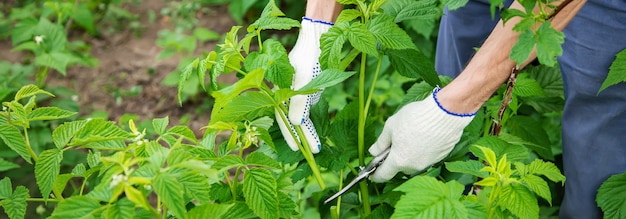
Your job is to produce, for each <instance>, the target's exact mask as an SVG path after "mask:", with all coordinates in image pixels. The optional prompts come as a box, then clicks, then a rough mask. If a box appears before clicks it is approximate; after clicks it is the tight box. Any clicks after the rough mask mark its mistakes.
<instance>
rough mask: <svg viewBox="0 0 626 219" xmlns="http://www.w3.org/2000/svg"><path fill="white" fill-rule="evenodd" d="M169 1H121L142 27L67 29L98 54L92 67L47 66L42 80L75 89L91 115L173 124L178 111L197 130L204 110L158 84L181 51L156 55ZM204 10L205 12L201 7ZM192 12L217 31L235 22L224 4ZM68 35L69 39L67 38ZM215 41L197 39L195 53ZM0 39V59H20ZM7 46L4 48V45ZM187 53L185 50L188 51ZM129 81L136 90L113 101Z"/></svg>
mask: <svg viewBox="0 0 626 219" xmlns="http://www.w3.org/2000/svg"><path fill="white" fill-rule="evenodd" d="M167 5H168V1H164V0H150V1H143V3H142V4H138V5H137V4H124V5H123V6H122V7H123V8H125V9H126V10H128V11H130V12H131V13H133V14H137V15H139V16H140V22H141V24H142V25H143V27H144V28H145V29H143V30H141V31H140V32H139V35H138V36H137V34H136V33H137V32H136V31H133V30H131V29H130V28H126V29H125V30H121V31H117V32H114V33H112V34H109V35H106V34H104V35H103V36H101V37H99V38H93V37H90V36H86V34H82V33H81V34H75V33H74V34H70V38H79V39H81V40H83V41H85V43H87V44H89V45H91V54H92V55H93V57H94V58H96V59H98V61H99V63H100V64H99V66H97V67H71V68H69V69H68V70H67V75H66V76H63V75H61V74H60V73H58V72H55V71H52V72H51V73H50V75H49V76H48V80H47V83H46V84H47V86H49V87H55V86H64V87H67V88H69V89H71V90H73V91H75V92H76V93H77V94H78V103H79V105H80V111H81V112H80V113H81V115H90V114H91V113H92V112H95V111H106V112H107V113H108V115H109V119H110V120H112V121H118V119H119V118H120V117H121V116H122V115H124V114H135V115H138V116H140V120H147V119H151V118H157V117H164V116H169V117H170V122H171V123H172V124H178V123H179V120H180V118H181V117H182V116H184V115H186V114H188V115H189V116H190V120H189V123H187V125H189V127H190V128H191V129H192V130H194V131H195V132H196V133H199V131H200V128H201V127H203V126H206V125H207V123H208V118H209V115H208V112H206V113H203V112H200V113H197V112H196V111H197V110H196V109H197V108H198V106H195V105H194V104H191V103H184V104H183V106H182V107H181V106H179V105H178V100H177V97H176V96H177V88H176V87H167V86H165V85H163V84H162V81H163V79H164V78H165V77H166V76H167V75H169V74H170V73H171V72H172V71H174V70H175V69H176V67H177V66H178V64H179V61H180V60H181V58H182V57H180V56H174V57H170V58H167V59H164V60H157V56H158V54H159V53H160V52H161V50H162V48H160V47H158V46H157V45H156V40H157V36H158V34H157V33H158V32H159V31H160V30H163V29H173V25H175V24H173V22H171V19H169V17H166V16H162V15H161V14H160V13H159V12H160V11H161V9H162V8H164V7H167ZM149 11H152V12H154V14H155V15H156V19H155V21H154V22H150V21H149V20H148V13H149ZM202 11H204V12H202ZM202 11H199V12H198V13H196V18H197V19H198V21H199V24H198V25H199V26H202V27H206V28H208V29H209V30H213V31H215V32H217V33H219V34H224V33H226V32H228V31H229V30H230V28H231V26H233V25H236V24H235V22H234V21H233V20H232V19H231V18H230V16H229V14H228V12H227V10H226V7H223V6H216V7H210V8H209V10H202ZM70 40H72V39H70ZM216 43H217V42H215V41H213V42H208V43H204V44H198V45H197V48H196V51H195V54H194V55H193V56H196V57H197V56H199V54H202V52H208V51H211V50H213V49H214V47H215V44H216ZM2 44H3V45H0V60H9V61H13V62H19V61H20V60H21V59H20V54H15V53H10V52H9V50H10V48H11V47H10V42H3V43H2ZM6 48H9V49H6ZM187 56H190V55H187ZM133 86H141V87H142V90H141V93H140V94H138V95H134V96H129V97H123V98H122V101H121V103H119V102H117V101H116V97H115V96H114V95H113V92H115V91H116V90H118V89H119V90H124V91H127V90H130V89H131V88H132V87H133Z"/></svg>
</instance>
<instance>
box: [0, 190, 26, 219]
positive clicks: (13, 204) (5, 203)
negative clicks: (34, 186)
mask: <svg viewBox="0 0 626 219" xmlns="http://www.w3.org/2000/svg"><path fill="white" fill-rule="evenodd" d="M29 197H30V195H29V194H28V189H27V188H26V187H24V186H18V187H16V188H15V191H13V192H12V193H11V194H10V195H9V196H8V197H6V199H3V200H1V201H0V205H2V207H3V208H4V212H5V213H6V214H7V216H9V218H10V219H20V218H24V216H25V215H26V199H27V198H29Z"/></svg>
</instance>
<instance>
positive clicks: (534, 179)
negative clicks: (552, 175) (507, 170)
mask: <svg viewBox="0 0 626 219" xmlns="http://www.w3.org/2000/svg"><path fill="white" fill-rule="evenodd" d="M522 181H523V182H524V185H526V187H528V188H529V189H530V191H533V192H534V193H535V194H537V195H539V197H541V198H543V199H545V200H546V201H548V203H550V205H552V194H551V193H550V187H549V186H548V182H546V181H545V180H543V179H542V178H541V177H538V176H535V175H525V176H523V177H522Z"/></svg>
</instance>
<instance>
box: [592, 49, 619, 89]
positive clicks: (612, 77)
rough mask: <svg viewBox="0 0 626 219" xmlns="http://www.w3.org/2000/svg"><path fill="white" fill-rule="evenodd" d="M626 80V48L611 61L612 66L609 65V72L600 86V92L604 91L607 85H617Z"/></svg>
mask: <svg viewBox="0 0 626 219" xmlns="http://www.w3.org/2000/svg"><path fill="white" fill-rule="evenodd" d="M625 81H626V49H624V50H622V51H621V52H619V53H617V55H615V60H614V61H613V63H611V67H609V74H608V75H607V76H606V79H605V80H604V82H603V83H602V86H600V90H598V94H599V93H600V92H602V91H603V90H604V89H606V88H607V87H610V86H612V85H616V84H618V83H620V82H625Z"/></svg>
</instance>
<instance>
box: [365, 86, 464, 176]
mask: <svg viewBox="0 0 626 219" xmlns="http://www.w3.org/2000/svg"><path fill="white" fill-rule="evenodd" d="M438 91H439V88H436V89H435V91H434V92H433V94H432V95H430V96H429V97H427V98H426V99H424V100H422V101H417V102H413V103H410V104H407V105H406V106H404V107H402V108H401V109H400V110H399V111H398V112H397V113H396V114H394V115H393V116H391V117H389V119H387V121H386V122H385V127H384V128H383V131H382V133H381V134H380V136H378V140H377V141H376V143H374V144H373V145H372V146H371V147H370V148H369V152H370V154H372V155H373V156H376V155H378V154H380V153H382V152H383V151H384V150H385V149H387V148H389V147H391V150H390V152H389V156H388V157H387V159H385V161H384V162H383V163H382V164H381V166H379V167H378V169H376V172H374V174H373V175H371V176H370V179H371V180H372V181H374V182H384V181H387V180H389V179H391V178H393V176H395V175H396V174H397V173H398V172H403V173H405V174H409V175H411V174H415V173H417V172H418V171H422V170H424V169H426V168H428V167H430V166H431V165H432V164H434V163H437V162H439V161H441V160H442V159H443V158H445V157H446V156H447V155H448V154H449V153H450V151H452V149H453V148H454V145H455V144H456V143H457V142H458V141H459V139H460V138H461V134H463V129H464V128H465V127H466V126H467V125H468V124H469V123H470V122H471V121H472V119H473V118H474V115H476V114H475V113H474V114H456V113H452V112H450V111H447V110H445V109H444V108H443V107H441V104H439V102H438V101H437V99H436V98H437V96H436V95H437V92H438Z"/></svg>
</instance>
